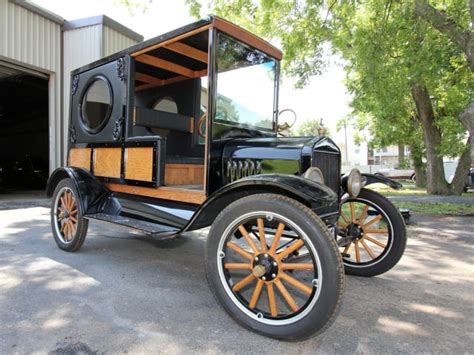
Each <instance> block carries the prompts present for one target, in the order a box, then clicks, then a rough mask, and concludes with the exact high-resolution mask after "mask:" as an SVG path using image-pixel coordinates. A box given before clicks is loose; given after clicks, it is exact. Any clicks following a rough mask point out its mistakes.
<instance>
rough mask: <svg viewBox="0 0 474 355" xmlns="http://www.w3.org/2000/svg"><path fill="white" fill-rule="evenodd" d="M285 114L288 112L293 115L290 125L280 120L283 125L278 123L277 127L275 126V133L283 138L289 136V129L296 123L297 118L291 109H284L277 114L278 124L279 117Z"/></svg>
mask: <svg viewBox="0 0 474 355" xmlns="http://www.w3.org/2000/svg"><path fill="white" fill-rule="evenodd" d="M285 112H289V113H290V114H293V120H292V121H291V120H290V122H291V123H288V121H286V120H282V121H283V123H281V124H280V123H278V126H277V132H278V133H279V134H281V135H282V136H284V137H287V136H289V135H290V133H291V132H290V131H289V130H290V129H291V128H292V127H293V126H294V125H295V123H296V119H297V116H296V112H295V111H293V110H292V109H289V108H286V109H284V110H281V111H280V112H278V122H280V116H282V115H283V114H284V113H285Z"/></svg>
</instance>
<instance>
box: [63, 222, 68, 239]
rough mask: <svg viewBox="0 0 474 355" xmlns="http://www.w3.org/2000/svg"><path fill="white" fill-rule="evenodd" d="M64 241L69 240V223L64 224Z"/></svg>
mask: <svg viewBox="0 0 474 355" xmlns="http://www.w3.org/2000/svg"><path fill="white" fill-rule="evenodd" d="M63 234H64V239H66V240H69V223H67V222H65V223H64V233H63Z"/></svg>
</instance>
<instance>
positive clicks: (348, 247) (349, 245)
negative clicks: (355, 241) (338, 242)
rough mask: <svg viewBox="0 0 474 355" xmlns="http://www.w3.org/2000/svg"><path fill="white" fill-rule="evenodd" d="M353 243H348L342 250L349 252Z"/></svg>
mask: <svg viewBox="0 0 474 355" xmlns="http://www.w3.org/2000/svg"><path fill="white" fill-rule="evenodd" d="M351 245H352V243H349V244H347V245H346V247H345V248H344V251H343V252H342V253H343V254H347V252H348V251H349V249H350V248H351Z"/></svg>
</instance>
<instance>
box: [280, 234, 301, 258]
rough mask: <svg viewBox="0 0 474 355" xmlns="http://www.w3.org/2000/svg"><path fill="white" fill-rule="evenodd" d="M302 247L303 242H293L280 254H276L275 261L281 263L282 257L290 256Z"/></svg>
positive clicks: (299, 240)
mask: <svg viewBox="0 0 474 355" xmlns="http://www.w3.org/2000/svg"><path fill="white" fill-rule="evenodd" d="M303 245H304V242H303V240H301V239H298V240H297V241H296V242H294V243H293V244H291V245H290V246H289V247H288V248H286V249H285V250H283V251H282V252H281V253H280V254H278V255H277V256H276V259H277V261H281V260H282V259H283V258H284V257H286V256H288V255H290V254H291V253H293V252H294V251H295V250H298V249H299V248H301V247H302V246H303Z"/></svg>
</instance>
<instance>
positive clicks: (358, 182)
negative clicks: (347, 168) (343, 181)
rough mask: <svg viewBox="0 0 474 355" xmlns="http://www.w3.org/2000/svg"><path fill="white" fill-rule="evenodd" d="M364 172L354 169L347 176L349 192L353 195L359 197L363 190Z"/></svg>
mask: <svg viewBox="0 0 474 355" xmlns="http://www.w3.org/2000/svg"><path fill="white" fill-rule="evenodd" d="M362 187H363V182H362V174H361V173H360V171H359V169H355V168H354V169H352V170H351V172H350V173H349V175H348V177H347V192H348V194H349V195H350V196H351V197H357V196H359V194H360V191H361V190H362Z"/></svg>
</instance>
